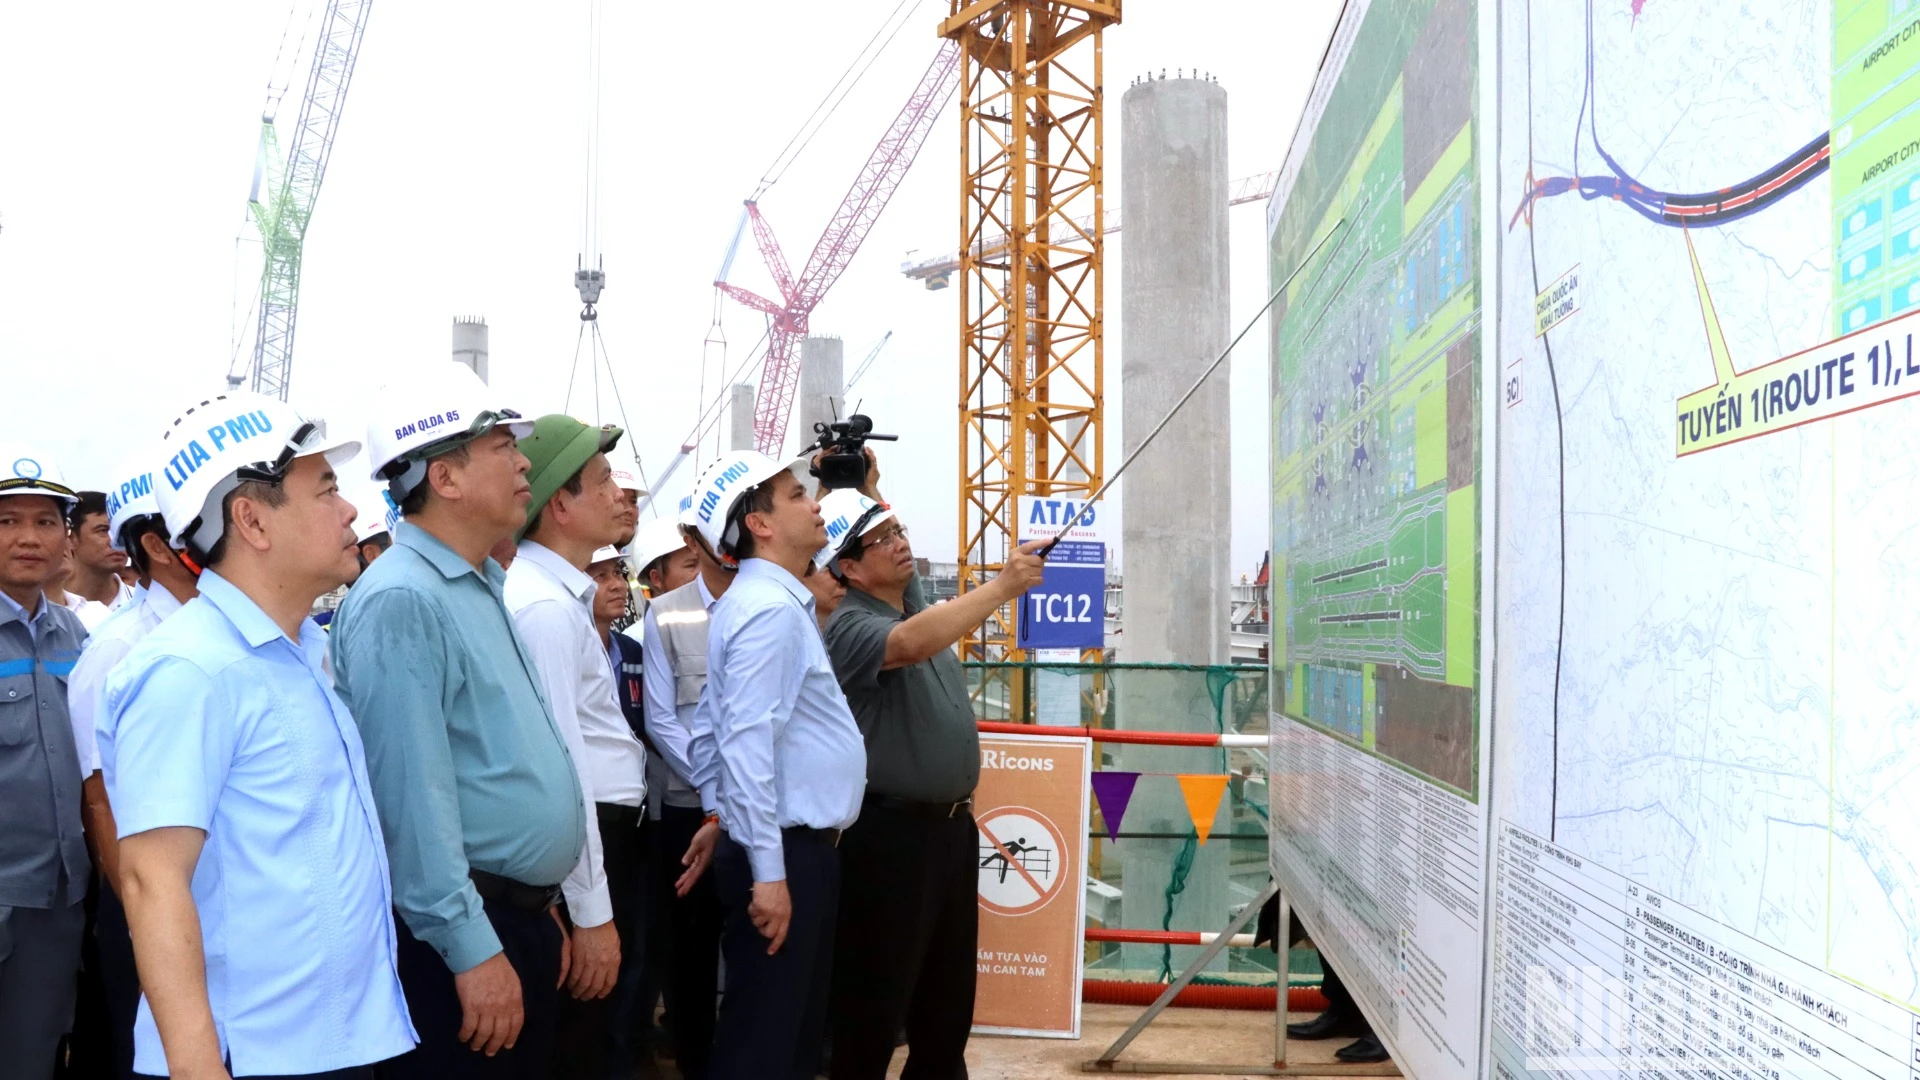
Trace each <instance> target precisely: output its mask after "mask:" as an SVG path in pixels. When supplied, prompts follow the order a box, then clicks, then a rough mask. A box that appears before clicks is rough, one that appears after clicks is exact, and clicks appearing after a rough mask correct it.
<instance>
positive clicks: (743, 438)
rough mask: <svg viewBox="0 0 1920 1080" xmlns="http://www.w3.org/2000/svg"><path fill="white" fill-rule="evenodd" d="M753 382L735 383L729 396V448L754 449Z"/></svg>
mask: <svg viewBox="0 0 1920 1080" xmlns="http://www.w3.org/2000/svg"><path fill="white" fill-rule="evenodd" d="M753 394H754V390H753V384H752V383H743V382H741V383H734V384H733V387H732V389H731V390H730V392H729V396H728V398H727V449H729V450H751V449H753Z"/></svg>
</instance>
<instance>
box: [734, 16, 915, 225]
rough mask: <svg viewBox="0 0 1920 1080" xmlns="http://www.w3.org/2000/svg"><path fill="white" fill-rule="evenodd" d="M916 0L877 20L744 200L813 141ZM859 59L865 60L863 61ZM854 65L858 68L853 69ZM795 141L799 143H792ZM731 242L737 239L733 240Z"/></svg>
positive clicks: (776, 180) (896, 32)
mask: <svg viewBox="0 0 1920 1080" xmlns="http://www.w3.org/2000/svg"><path fill="white" fill-rule="evenodd" d="M920 2H921V0H900V3H899V4H897V5H895V6H894V9H893V10H892V11H891V12H889V13H888V14H887V17H886V18H885V19H884V20H882V21H881V23H880V28H879V29H877V30H875V31H874V32H873V36H872V37H870V38H868V39H867V42H866V44H864V45H862V46H860V51H859V52H857V53H855V54H854V57H853V60H852V61H850V62H849V63H848V64H847V69H846V70H845V71H842V72H841V73H840V77H839V78H838V79H835V80H834V81H833V85H832V86H830V87H828V88H827V93H826V96H825V97H823V98H821V99H820V104H818V105H815V106H814V107H813V111H812V112H811V113H808V114H807V118H806V119H805V120H804V121H802V122H801V124H800V128H799V130H798V131H795V132H794V133H793V137H792V138H790V139H788V140H787V144H786V145H785V146H783V147H781V148H780V152H779V153H778V154H776V155H774V158H773V162H772V164H770V165H768V166H767V169H766V171H765V172H763V173H761V174H760V183H759V185H758V186H756V187H755V188H754V189H753V195H752V197H751V198H749V199H748V200H747V201H748V202H758V201H759V199H760V196H762V195H765V194H766V193H767V189H768V188H771V187H772V186H773V185H775V184H777V183H779V182H780V178H781V177H782V176H784V175H785V174H786V171H787V169H788V168H789V167H790V166H792V165H793V163H794V162H795V161H797V160H799V158H800V155H801V154H803V153H805V152H806V149H807V146H808V145H809V144H811V143H812V142H813V137H814V136H815V135H818V134H819V133H820V129H821V128H823V127H825V126H826V124H827V121H829V120H831V119H833V114H834V113H836V112H838V111H839V109H840V106H841V105H842V104H844V103H845V102H846V100H847V96H848V95H849V94H851V93H853V88H854V87H855V86H857V85H859V83H860V80H861V79H863V78H865V77H866V74H867V72H868V71H870V70H872V69H873V64H874V61H876V60H878V59H880V54H881V53H883V52H885V51H886V50H887V46H888V45H891V44H893V39H894V38H895V37H896V36H898V35H899V33H900V30H901V28H902V27H904V26H906V25H907V22H908V21H909V20H907V19H905V18H902V17H901V16H902V12H909V9H910V8H912V7H914V6H917V5H918V4H919V3H920ZM909 13H910V12H909ZM896 20H898V21H897V22H896ZM890 25H891V26H892V27H893V30H892V32H891V33H889V32H888V31H887V27H888V26H890ZM881 34H886V40H885V41H880V35H881ZM876 41H879V42H880V47H879V48H877V49H876V48H874V42H876ZM862 60H865V63H864V64H863V63H862V62H861V61H862ZM855 68H859V70H858V71H857V72H856V71H855V70H854V69H855ZM849 77H851V79H849ZM822 110H824V115H823V114H822ZM795 143H798V144H799V145H798V146H797V147H796V146H795V145H794V144H795ZM735 242H736V243H738V241H737V240H736V241H735ZM729 261H731V260H729Z"/></svg>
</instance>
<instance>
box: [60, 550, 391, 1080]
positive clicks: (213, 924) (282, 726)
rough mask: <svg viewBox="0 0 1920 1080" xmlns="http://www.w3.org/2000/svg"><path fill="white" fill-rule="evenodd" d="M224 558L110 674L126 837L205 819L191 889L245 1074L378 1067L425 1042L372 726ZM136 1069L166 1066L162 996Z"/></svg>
mask: <svg viewBox="0 0 1920 1080" xmlns="http://www.w3.org/2000/svg"><path fill="white" fill-rule="evenodd" d="M325 653H326V635H325V634H324V632H322V631H321V629H320V628H319V627H318V626H316V625H315V624H314V623H313V621H312V620H311V619H309V620H306V621H304V622H303V624H302V625H301V627H300V640H299V641H298V642H297V643H296V642H294V641H291V640H289V639H288V638H287V635H286V634H285V633H284V632H283V631H282V630H281V629H280V627H279V626H278V625H277V624H276V623H274V621H273V620H272V619H271V618H269V617H268V616H267V614H266V613H265V612H264V611H262V610H261V609H260V607H259V605H258V604H256V603H254V601H253V600H252V599H251V598H249V597H248V596H247V595H246V594H245V593H243V592H241V591H240V590H239V589H238V588H237V587H235V586H234V585H233V584H232V583H230V582H228V581H227V580H226V579H225V578H222V577H221V576H220V575H219V574H217V573H215V572H213V571H211V570H209V571H207V572H206V573H204V574H202V575H201V576H200V595H199V597H198V598H196V599H194V600H192V601H190V602H189V603H188V604H186V605H185V606H184V607H182V608H181V609H180V611H179V613H178V614H176V615H174V616H173V617H172V618H170V619H168V620H167V621H166V622H164V623H162V624H161V625H159V626H158V627H156V628H155V629H154V630H153V632H152V633H150V634H148V635H147V636H146V637H145V638H144V639H143V640H142V641H141V642H140V644H138V645H136V646H134V648H133V650H132V651H131V652H129V653H128V654H127V656H126V659H124V660H122V661H121V662H120V663H119V664H118V665H116V666H115V667H114V669H113V671H112V672H111V673H110V674H109V675H108V676H107V681H106V687H105V690H104V697H103V707H102V709H101V712H100V716H99V718H98V723H99V727H98V737H99V740H100V765H101V772H102V773H103V775H104V776H105V778H106V784H107V796H108V798H109V800H110V801H111V802H112V804H113V810H114V820H115V823H116V825H117V826H118V829H119V832H120V836H121V838H122V839H125V838H127V837H131V836H135V835H138V834H140V833H144V832H148V831H150V830H153V829H166V828H188V829H198V830H200V831H201V832H202V833H205V834H206V836H205V846H204V847H203V848H202V850H201V852H200V858H199V861H198V862H197V864H196V865H195V866H194V869H193V880H192V890H193V903H194V908H195V910H196V911H197V913H198V915H199V919H200V936H201V944H202V949H203V951H204V955H205V959H206V989H207V1003H208V1005H209V1006H210V1007H211V1008H212V1011H213V1021H214V1028H215V1030H216V1032H217V1033H218V1035H219V1038H220V1051H221V1054H222V1055H223V1056H224V1057H225V1058H226V1060H227V1062H228V1064H229V1067H230V1069H231V1071H232V1073H233V1075H234V1076H236V1077H240V1076H249V1075H298V1074H302V1073H318V1072H328V1071H331V1070H336V1069H346V1068H352V1067H355V1066H360V1065H368V1064H372V1063H374V1062H377V1061H384V1060H386V1059H387V1058H391V1057H394V1056H396V1055H399V1054H402V1053H405V1052H406V1051H407V1050H409V1049H411V1048H412V1046H413V1044H414V1042H415V1041H416V1040H415V1037H414V1030H413V1024H412V1023H411V1021H410V1020H409V1019H408V1016H407V1007H406V999H405V996H404V995H403V994H402V992H401V988H400V975H399V969H398V964H397V959H396V942H395V938H394V931H393V919H392V916H391V915H390V911H391V908H392V905H393V891H392V888H391V887H390V885H389V883H388V877H387V858H386V848H385V845H384V844H383V843H382V840H381V833H380V821H379V816H378V813H377V812H376V811H375V809H374V805H373V791H372V788H371V786H370V785H369V783H368V781H367V768H366V760H365V755H364V753H363V751H362V749H361V745H360V733H359V730H358V729H357V728H356V727H355V725H354V722H353V717H352V716H351V715H349V714H348V712H347V707H346V705H345V704H344V703H343V702H342V701H341V700H340V698H339V697H338V696H336V695H335V694H334V692H333V687H332V684H331V680H330V679H329V678H328V677H327V674H326V671H325V670H324V668H323V667H322V660H323V658H324V657H325ZM133 1037H134V1071H136V1072H139V1073H144V1074H149V1075H154V1076H163V1075H166V1072H167V1059H166V1053H165V1050H164V1048H163V1047H162V1045H161V1042H160V1032H159V1029H158V1028H157V1027H156V1026H155V1024H154V1019H153V1010H152V1007H151V1004H150V1002H149V1001H148V1000H147V999H146V998H145V996H144V995H143V996H142V999H141V1002H140V1012H139V1016H138V1018H137V1020H136V1021H135V1023H134V1033H133Z"/></svg>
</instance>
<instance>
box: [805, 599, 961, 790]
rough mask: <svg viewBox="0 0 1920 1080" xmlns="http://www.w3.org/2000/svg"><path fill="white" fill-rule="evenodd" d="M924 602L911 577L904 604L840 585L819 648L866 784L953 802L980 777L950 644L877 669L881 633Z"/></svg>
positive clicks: (883, 652)
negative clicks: (849, 713)
mask: <svg viewBox="0 0 1920 1080" xmlns="http://www.w3.org/2000/svg"><path fill="white" fill-rule="evenodd" d="M925 607H926V604H925V602H924V601H923V600H922V599H921V590H920V588H919V581H918V579H917V578H916V579H915V581H914V582H913V583H911V584H909V585H908V587H907V594H906V610H905V611H904V612H903V611H900V610H898V609H896V608H894V606H893V605H892V604H889V603H887V602H886V601H885V600H881V599H878V598H876V597H873V596H869V595H868V594H866V593H864V592H861V591H860V590H859V589H852V588H850V589H848V590H847V597H846V599H845V600H842V601H841V602H840V607H839V609H838V610H836V611H835V612H834V613H833V618H831V619H829V620H828V621H827V629H826V640H827V654H828V655H829V656H831V657H832V659H833V671H834V674H835V675H836V676H837V677H838V678H839V679H840V688H841V690H842V691H844V692H845V693H846V695H847V706H848V707H849V708H851V709H852V710H853V719H854V722H855V723H856V724H858V725H859V726H860V734H861V735H862V736H864V737H865V738H866V741H867V790H868V791H869V792H871V793H872V794H875V795H892V796H895V797H896V798H902V799H914V800H918V801H921V802H957V801H959V800H961V799H964V798H967V797H968V796H970V795H972V794H973V789H974V786H975V785H976V784H978V783H979V781H980V732H979V729H978V728H976V727H975V726H974V719H973V705H972V702H971V700H970V699H969V698H968V696H967V678H966V672H965V671H964V670H963V669H962V668H961V667H960V659H959V657H957V656H955V655H954V652H953V650H952V649H942V650H941V651H940V652H938V653H936V654H934V656H933V657H932V658H930V659H927V660H922V661H920V662H919V663H917V664H909V665H907V666H906V667H898V668H894V669H893V670H891V671H883V670H881V665H882V664H883V663H885V661H886V656H887V635H888V634H890V633H892V632H893V628H894V627H896V626H898V625H900V623H901V622H903V621H904V620H906V619H908V618H911V617H912V616H914V615H917V614H919V613H920V612H921V611H922V610H924V609H925Z"/></svg>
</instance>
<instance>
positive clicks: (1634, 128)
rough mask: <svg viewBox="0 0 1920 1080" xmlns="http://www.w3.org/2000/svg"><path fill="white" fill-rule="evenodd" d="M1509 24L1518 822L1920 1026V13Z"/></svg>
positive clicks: (1511, 559)
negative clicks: (1907, 1014) (1907, 1010)
mask: <svg viewBox="0 0 1920 1080" xmlns="http://www.w3.org/2000/svg"><path fill="white" fill-rule="evenodd" d="M1497 19H1498V22H1499V27H1500V31H1499V32H1500V41H1501V49H1500V53H1499V56H1500V66H1501V70H1500V71H1499V75H1498V78H1499V86H1500V93H1499V97H1498V100H1499V112H1500V115H1499V117H1498V120H1497V123H1498V147H1499V149H1498V160H1497V162H1496V163H1495V164H1494V167H1493V168H1492V169H1490V170H1489V172H1490V180H1489V182H1495V183H1497V191H1496V198H1495V202H1496V203H1497V205H1498V207H1499V215H1500V219H1499V220H1498V221H1490V222H1486V223H1484V227H1486V228H1491V229H1497V230H1499V238H1498V251H1499V265H1498V266H1497V267H1496V268H1493V269H1492V270H1490V271H1489V274H1488V280H1489V282H1490V283H1493V282H1495V281H1496V280H1497V287H1498V289H1499V295H1500V297H1501V302H1500V304H1499V308H1498V311H1499V314H1498V325H1497V327H1492V328H1490V329H1489V332H1491V333H1496V334H1497V335H1498V346H1497V349H1496V350H1495V355H1496V356H1497V361H1496V362H1497V363H1498V364H1499V365H1500V366H1501V369H1502V370H1501V371H1500V372H1499V373H1498V384H1499V386H1500V393H1499V400H1497V401H1489V402H1486V403H1484V405H1483V407H1484V408H1485V409H1486V410H1489V411H1491V412H1494V413H1495V416H1494V417H1493V418H1492V422H1491V424H1490V425H1489V430H1492V431H1497V433H1498V436H1497V439H1498V444H1497V448H1496V457H1497V461H1498V467H1497V470H1496V471H1497V480H1494V479H1492V478H1489V479H1490V482H1492V483H1497V485H1498V486H1497V520H1498V527H1497V540H1496V539H1495V538H1489V540H1490V541H1493V542H1496V544H1497V547H1496V551H1497V556H1496V566H1497V569H1496V571H1495V575H1494V576H1495V581H1494V583H1493V595H1494V600H1493V601H1492V602H1493V603H1494V604H1495V605H1496V609H1497V610H1496V616H1495V617H1496V620H1497V623H1496V625H1497V631H1496V634H1495V637H1496V642H1497V643H1496V645H1495V649H1496V656H1495V664H1494V671H1495V673H1496V674H1495V683H1496V686H1495V688H1494V690H1493V693H1494V694H1495V701H1494V703H1493V715H1494V716H1495V720H1494V725H1495V739H1494V742H1495V758H1494V762H1493V765H1492V771H1493V772H1494V773H1495V775H1496V777H1497V779H1496V781H1495V782H1494V784H1493V785H1492V813H1493V816H1494V818H1495V820H1496V821H1497V822H1505V823H1509V824H1511V825H1512V826H1514V827H1516V828H1521V829H1525V830H1527V831H1528V832H1529V833H1531V834H1534V835H1535V836H1537V837H1539V838H1541V839H1543V840H1547V841H1550V842H1551V843H1552V844H1553V845H1557V848H1558V849H1560V850H1564V851H1566V852H1569V853H1572V854H1573V855H1576V856H1577V857H1579V858H1581V859H1584V860H1588V861H1590V862H1592V863H1594V864H1597V865H1599V866H1602V867H1605V868H1606V869H1607V870H1608V871H1610V872H1613V873H1617V874H1619V875H1623V876H1624V878H1625V879H1627V880H1628V881H1630V882H1632V883H1634V885H1635V887H1641V886H1644V887H1645V888H1647V889H1649V890H1655V891H1657V892H1658V893H1660V894H1662V895H1664V896H1667V897H1671V898H1673V899H1674V900H1676V901H1677V902H1679V903H1680V904H1683V905H1685V906H1686V907H1687V908H1689V909H1691V910H1692V911H1695V912H1698V913H1700V914H1702V915H1704V916H1705V917H1707V918H1709V919H1712V920H1714V921H1716V922H1718V923H1719V924H1721V925H1723V926H1725V927H1728V928H1730V929H1732V930H1734V931H1737V932H1738V933H1740V934H1743V935H1746V936H1747V937H1749V938H1752V939H1755V940H1757V941H1759V942H1763V943H1765V945H1766V946H1768V947H1770V948H1772V949H1776V950H1778V951H1779V952H1781V953H1784V954H1786V955H1788V956H1791V957H1793V958H1794V959H1795V960H1797V961H1800V962H1804V963H1805V964H1807V965H1809V966H1810V968H1812V969H1817V970H1818V971H1821V972H1824V973H1826V974H1828V975H1831V976H1832V977H1834V978H1835V979H1838V980H1842V981H1844V982H1845V983H1847V984H1851V986H1852V987H1854V988H1856V989H1857V990H1860V991H1863V992H1867V993H1870V994H1872V995H1875V996H1876V997H1878V998H1879V999H1883V1000H1885V1001H1888V1002H1894V1003H1898V1004H1900V1005H1903V1006H1907V1007H1914V1006H1920V663H1917V662H1916V659H1917V657H1916V652H1915V650H1916V649H1920V603H1916V598H1920V575H1917V574H1916V570H1915V569H1914V568H1913V567H1910V566H1909V563H1914V564H1915V565H1916V566H1920V455H1915V454H1914V453H1913V447H1914V445H1915V432H1916V430H1917V429H1920V399H1916V398H1913V397H1912V396H1911V395H1913V394H1915V393H1916V392H1920V356H1916V355H1915V354H1914V342H1913V337H1914V335H1915V333H1916V331H1920V257H1917V256H1916V252H1920V107H1916V105H1917V98H1920V78H1916V77H1915V76H1916V75H1920V4H1915V3H1913V2H1912V0H1865V2H1862V0H1830V2H1821V0H1745V2H1737V3H1729V4H1724V5H1716V6H1715V10H1714V13H1713V17H1711V18H1705V17H1702V12H1701V9H1700V8H1699V6H1697V5H1691V4H1685V3H1681V2H1678V0H1586V2H1579V3H1575V2H1564V3H1563V2H1554V3H1548V2H1546V0H1533V2H1532V3H1524V2H1523V3H1507V4H1503V5H1501V7H1500V9H1499V12H1498V15H1497ZM1299 314H1300V313H1299V312H1298V311H1290V312H1289V314H1288V318H1297V317H1299ZM1300 404H1302V405H1306V406H1308V407H1311V402H1309V401H1302V402H1301V403H1300ZM1415 443H1416V445H1417V444H1418V438H1417V437H1416V439H1415ZM1369 452H1370V453H1373V452H1374V451H1372V450H1371V448H1369ZM1416 456H1417V450H1416ZM1309 471H1310V470H1309ZM1388 471H1389V473H1391V472H1392V470H1391V469H1389V470H1388ZM1415 473H1416V476H1419V475H1424V474H1420V473H1419V471H1418V469H1417V468H1416V470H1415ZM1423 490H1426V489H1424V488H1421V487H1418V486H1416V487H1414V488H1413V489H1411V490H1410V491H1406V492H1405V493H1404V494H1401V495H1399V496H1397V497H1396V499H1395V503H1396V512H1397V513H1402V514H1405V513H1408V512H1409V511H1411V510H1412V509H1413V508H1412V507H1410V506H1409V505H1408V504H1409V503H1410V502H1411V503H1417V502H1418V497H1419V494H1420V492H1421V491H1423ZM1335 505H1336V507H1338V506H1339V505H1340V504H1338V503H1336V504H1335ZM1343 512H1345V511H1343V510H1339V509H1336V510H1334V511H1332V513H1335V514H1338V513H1343ZM1304 539H1305V538H1303V540H1304ZM1299 550H1300V549H1299V548H1298V547H1296V548H1295V549H1294V551H1295V553H1296V554H1295V557H1296V558H1297V557H1298V552H1299ZM1390 558H1391V557H1390ZM1338 561H1340V560H1339V557H1338V555H1337V553H1335V552H1333V551H1331V550H1329V551H1328V559H1327V560H1326V564H1327V565H1329V566H1331V565H1332V564H1333V563H1335V562H1338ZM1390 566H1391V563H1390ZM1324 572H1325V571H1317V572H1316V573H1324ZM1292 610H1294V611H1295V612H1296V614H1297V611H1298V609H1292ZM1289 640H1290V641H1291V640H1292V639H1291V638H1290V639H1289ZM1407 640H1408V642H1409V643H1411V642H1413V641H1415V640H1417V639H1415V638H1413V637H1411V636H1409V637H1408V638H1407ZM1448 644H1449V645H1450V644H1451V643H1450V642H1449V643H1448ZM1416 667H1417V664H1416Z"/></svg>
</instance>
